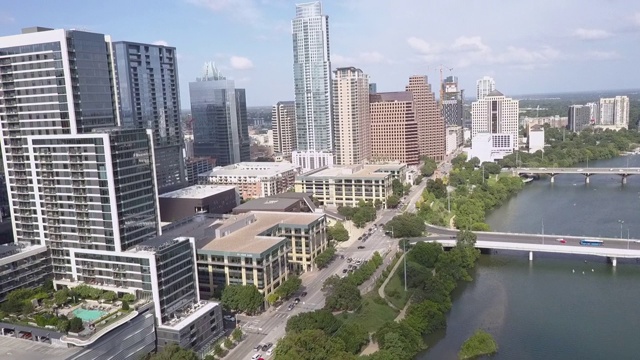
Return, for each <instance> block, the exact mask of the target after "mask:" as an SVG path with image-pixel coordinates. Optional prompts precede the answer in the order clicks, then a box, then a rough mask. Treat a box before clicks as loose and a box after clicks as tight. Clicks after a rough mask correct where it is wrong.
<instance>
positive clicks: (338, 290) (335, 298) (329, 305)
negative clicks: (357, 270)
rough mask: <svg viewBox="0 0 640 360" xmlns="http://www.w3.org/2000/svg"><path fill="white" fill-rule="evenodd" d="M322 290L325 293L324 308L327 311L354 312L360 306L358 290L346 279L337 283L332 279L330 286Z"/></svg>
mask: <svg viewBox="0 0 640 360" xmlns="http://www.w3.org/2000/svg"><path fill="white" fill-rule="evenodd" d="M327 280H329V279H327ZM325 284H327V282H325ZM323 290H324V291H325V292H326V297H325V301H324V308H325V309H327V310H331V311H340V310H355V309H357V308H358V307H359V306H360V302H361V300H362V297H361V296H360V289H358V286H357V285H356V284H355V283H354V282H353V281H350V280H349V279H348V278H344V279H339V280H337V281H335V279H333V280H332V286H323Z"/></svg>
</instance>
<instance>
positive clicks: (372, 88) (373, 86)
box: [369, 83, 378, 94]
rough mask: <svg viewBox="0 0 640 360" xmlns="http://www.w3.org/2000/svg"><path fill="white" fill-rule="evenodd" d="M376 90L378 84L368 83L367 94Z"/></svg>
mask: <svg viewBox="0 0 640 360" xmlns="http://www.w3.org/2000/svg"><path fill="white" fill-rule="evenodd" d="M377 92H378V84H376V83H369V94H375V93H377Z"/></svg>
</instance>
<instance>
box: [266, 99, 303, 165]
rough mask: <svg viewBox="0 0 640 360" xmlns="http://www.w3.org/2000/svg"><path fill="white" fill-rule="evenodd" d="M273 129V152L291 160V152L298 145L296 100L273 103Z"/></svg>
mask: <svg viewBox="0 0 640 360" xmlns="http://www.w3.org/2000/svg"><path fill="white" fill-rule="evenodd" d="M271 129H272V130H273V152H274V153H275V154H276V155H278V156H281V157H282V158H283V159H286V160H288V161H291V153H292V152H293V151H294V150H295V149H296V147H297V143H296V142H297V140H296V139H297V137H296V104H295V102H293V101H280V102H278V103H277V104H275V105H273V109H272V111H271Z"/></svg>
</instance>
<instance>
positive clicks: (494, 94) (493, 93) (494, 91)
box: [486, 90, 504, 96]
mask: <svg viewBox="0 0 640 360" xmlns="http://www.w3.org/2000/svg"><path fill="white" fill-rule="evenodd" d="M486 96H504V94H503V93H501V92H500V91H498V90H493V91H491V92H489V93H488V94H487V95H486Z"/></svg>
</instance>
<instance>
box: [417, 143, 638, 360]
mask: <svg viewBox="0 0 640 360" xmlns="http://www.w3.org/2000/svg"><path fill="white" fill-rule="evenodd" d="M627 162H628V164H629V166H631V167H634V166H635V167H640V156H628V157H620V158H616V159H611V160H602V161H593V162H590V163H589V166H592V167H606V168H613V167H617V168H619V167H625V166H627ZM579 166H582V167H586V164H581V165H579ZM555 180H556V182H555V184H550V183H549V180H548V179H541V180H538V181H534V182H532V183H530V184H528V185H526V187H525V189H524V190H523V191H522V192H520V193H519V194H518V195H517V196H514V197H513V198H512V199H510V200H509V201H508V202H507V203H506V204H505V205H503V206H502V207H500V208H499V209H496V210H495V211H493V212H492V213H491V214H490V216H489V217H488V218H487V222H488V223H489V224H490V226H491V228H492V229H493V230H495V231H507V232H530V233H541V232H542V231H543V230H542V229H543V226H544V233H545V234H570V235H590V236H607V237H620V236H621V233H622V236H623V237H624V238H626V237H627V234H629V236H630V237H631V238H640V224H638V221H637V219H638V215H639V214H640V176H636V177H633V176H632V177H630V178H629V179H628V182H627V184H626V185H624V186H622V185H621V184H620V178H619V177H618V176H615V175H597V176H592V177H591V183H590V184H589V185H585V184H584V177H583V176H582V175H559V176H557V177H556V179H555ZM621 228H622V231H621ZM550 236H552V235H550ZM472 276H473V278H474V280H473V282H470V283H465V284H462V285H460V286H459V287H458V289H456V291H455V292H454V294H453V298H454V300H453V307H452V309H451V312H450V313H449V314H448V316H447V324H448V326H447V329H446V331H443V332H441V333H439V334H435V335H433V336H431V337H429V338H428V339H427V342H428V343H431V344H432V346H431V347H430V348H429V349H428V350H427V351H425V352H424V353H422V354H420V355H419V356H418V357H417V359H421V360H423V359H435V360H449V359H452V360H453V359H456V358H457V357H456V356H457V352H458V350H459V349H460V346H461V345H462V343H463V342H464V341H465V340H466V339H467V338H468V337H469V336H470V335H471V334H472V333H473V332H474V331H475V330H476V329H478V328H482V329H485V330H487V331H489V332H490V333H491V334H492V335H493V336H494V338H495V339H496V341H497V343H498V346H499V352H498V354H496V355H495V356H493V357H491V358H492V359H500V360H502V359H519V360H527V359H532V360H533V359H546V360H555V359H558V360H565V359H581V360H590V359H593V360H600V359H635V358H638V356H640V355H638V354H640V341H638V338H637V331H638V328H640V316H638V315H637V313H636V311H635V310H636V308H637V307H638V306H640V303H639V302H638V299H640V286H638V282H639V281H640V264H638V263H636V262H635V261H633V260H627V261H625V262H621V261H619V262H618V267H617V268H613V267H612V266H611V265H610V264H607V263H606V261H605V260H604V259H603V258H586V257H577V256H563V255H552V254H550V255H544V254H537V253H536V254H535V255H534V260H533V262H529V261H528V258H527V254H526V253H512V252H501V253H497V254H492V255H482V256H481V259H480V260H479V262H478V264H477V266H476V269H475V270H474V272H473V274H472Z"/></svg>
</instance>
